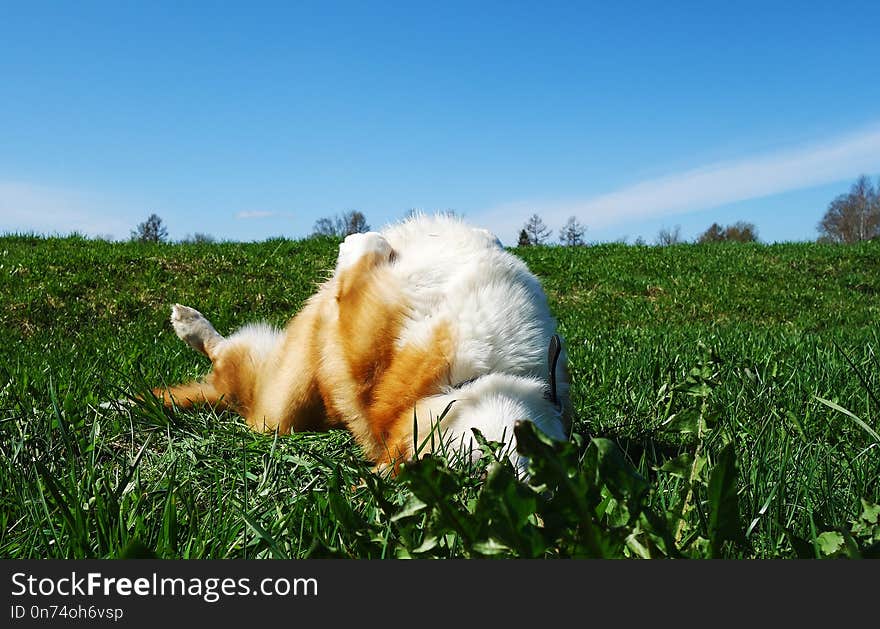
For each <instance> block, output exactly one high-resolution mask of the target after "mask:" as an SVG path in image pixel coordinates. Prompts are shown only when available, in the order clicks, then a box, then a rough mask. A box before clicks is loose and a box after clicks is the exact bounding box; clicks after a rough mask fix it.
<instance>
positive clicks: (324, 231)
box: [312, 216, 339, 236]
mask: <svg viewBox="0 0 880 629" xmlns="http://www.w3.org/2000/svg"><path fill="white" fill-rule="evenodd" d="M312 235H313V236H339V232H337V231H336V223H334V222H333V219H332V218H327V217H326V216H324V217H322V218H319V219H318V220H316V221H315V226H314V227H312Z"/></svg>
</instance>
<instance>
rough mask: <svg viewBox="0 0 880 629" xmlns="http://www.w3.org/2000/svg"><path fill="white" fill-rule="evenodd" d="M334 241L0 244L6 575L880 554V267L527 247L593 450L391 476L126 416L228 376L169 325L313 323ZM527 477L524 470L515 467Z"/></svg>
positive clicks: (753, 256) (222, 432) (835, 256)
mask: <svg viewBox="0 0 880 629" xmlns="http://www.w3.org/2000/svg"><path fill="white" fill-rule="evenodd" d="M335 252H336V242H334V241H331V240H306V241H297V242H294V241H286V240H273V241H267V242H262V243H246V244H245V243H228V244H204V245H144V244H135V243H107V242H101V241H90V240H85V239H80V238H75V237H71V238H48V239H47V238H36V237H26V236H8V237H3V238H0V339H2V345H0V347H2V349H0V557H4V558H19V557H33V558H41V557H60V558H78V557H119V556H151V555H155V556H159V557H193V558H226V557H318V556H321V557H324V556H342V557H477V556H501V557H507V556H539V557H569V556H613V557H620V556H633V557H648V556H650V557H663V556H673V557H680V556H683V557H710V556H711V557H761V558H769V557H805V556H806V557H825V556H876V555H877V554H878V542H880V525H878V515H880V508H878V507H877V506H876V504H877V503H878V502H880V436H878V434H877V433H878V431H880V420H878V417H880V399H878V398H880V357H878V356H877V352H878V348H880V243H877V242H874V243H865V244H862V245H856V246H847V247H844V246H832V245H816V244H783V245H735V244H734V245H724V244H721V245H703V246H700V245H676V246H672V247H665V248H662V247H633V246H625V245H618V244H614V245H599V246H595V247H586V248H580V249H562V248H556V247H552V248H545V247H538V248H526V249H520V250H516V252H517V253H518V255H520V256H521V257H523V258H524V259H525V260H526V262H527V263H528V264H529V266H530V268H531V269H532V270H533V271H534V272H535V273H537V274H538V275H539V276H540V277H541V279H542V281H543V282H544V285H545V287H546V290H547V293H548V295H549V298H550V302H551V307H552V309H553V311H554V313H555V314H556V316H557V318H558V320H559V325H560V331H561V333H562V335H563V336H564V337H565V339H566V343H567V347H568V351H569V355H570V361H571V364H570V367H571V371H572V377H573V398H574V399H573V401H574V404H575V409H576V414H577V419H576V422H575V432H576V435H575V437H574V438H573V440H572V442H571V443H570V444H565V445H563V446H553V445H551V444H548V443H546V442H544V441H543V440H542V439H541V438H540V436H538V435H535V434H534V433H533V432H531V431H529V430H528V429H527V428H528V427H523V428H522V431H521V433H520V437H521V438H520V441H521V444H522V447H523V448H524V449H525V451H526V452H527V453H528V454H529V455H530V456H531V457H532V463H533V468H534V469H533V475H532V481H531V483H530V484H528V485H527V484H523V483H520V482H518V481H517V479H515V478H514V477H513V474H512V472H511V470H510V469H509V467H507V466H506V465H505V464H504V463H503V462H498V461H496V460H494V457H493V452H495V449H496V448H495V447H494V446H493V444H485V445H484V449H485V450H486V452H487V456H486V457H484V459H483V461H482V462H481V463H480V464H478V465H475V466H471V467H468V468H461V467H456V466H450V465H447V463H446V462H445V461H444V460H443V459H442V458H429V459H425V460H422V461H420V462H419V463H417V464H413V465H411V466H408V467H407V469H406V470H405V471H404V473H403V474H402V475H401V477H400V478H397V479H389V478H384V477H378V476H376V475H373V474H371V473H370V466H369V465H368V464H367V463H366V462H364V461H363V460H362V459H361V457H360V455H359V452H358V451H357V448H356V447H355V446H354V444H353V442H352V440H351V438H350V437H349V436H348V435H347V434H346V433H345V432H343V431H335V432H331V433H326V434H310V433H301V434H295V435H291V436H281V437H276V436H273V435H261V434H254V433H252V432H250V431H249V430H248V429H246V428H245V427H244V425H243V422H242V421H241V420H240V419H239V418H238V417H236V416H233V415H231V414H219V415H218V414H215V413H214V412H211V411H209V410H203V411H199V412H177V413H171V412H165V411H163V410H162V409H161V408H158V407H157V406H156V405H155V404H152V403H146V402H145V403H141V404H139V405H137V406H135V407H133V408H126V407H122V406H118V407H114V408H102V407H101V406H100V405H101V403H103V402H107V401H108V400H117V399H119V398H121V397H124V396H126V395H132V394H136V393H138V392H143V391H145V390H146V389H147V388H149V387H151V386H155V385H158V384H161V383H162V382H163V381H164V382H167V383H172V382H176V381H180V380H183V379H188V378H192V377H195V376H198V375H201V374H202V373H204V372H205V371H206V369H207V367H208V365H207V361H206V359H204V358H202V357H200V356H199V355H197V354H196V353H195V352H193V351H192V350H190V349H189V348H188V347H186V346H185V345H184V344H183V343H182V342H180V341H179V340H178V339H177V338H176V337H175V335H174V333H173V331H172V329H171V326H170V324H169V323H168V315H169V307H170V305H171V304H172V303H174V302H180V303H184V304H187V305H191V306H193V307H196V308H198V309H199V310H201V311H202V312H204V313H205V314H206V315H207V316H208V317H209V318H210V319H211V320H212V321H213V322H214V324H215V326H216V327H217V329H218V330H219V331H220V332H221V333H226V332H229V331H231V330H232V329H233V328H234V327H236V326H238V325H241V324H243V323H246V322H249V321H254V320H259V319H263V320H267V321H269V322H271V323H274V324H277V325H283V324H284V322H285V321H286V320H287V319H288V318H289V317H290V316H291V315H292V314H293V313H295V312H296V311H297V309H298V308H299V307H300V306H301V304H302V303H303V301H304V300H305V299H306V297H308V296H309V295H310V294H311V293H312V292H313V290H314V287H315V284H316V282H317V281H319V280H320V279H322V278H323V277H324V276H325V275H326V273H327V269H330V268H332V266H333V263H334V260H335ZM498 458H501V457H498Z"/></svg>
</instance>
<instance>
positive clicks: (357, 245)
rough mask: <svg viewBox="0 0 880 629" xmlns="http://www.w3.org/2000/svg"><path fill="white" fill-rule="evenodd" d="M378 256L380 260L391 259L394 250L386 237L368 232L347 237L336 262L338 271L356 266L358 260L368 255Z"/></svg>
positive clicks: (341, 245) (340, 246) (340, 247)
mask: <svg viewBox="0 0 880 629" xmlns="http://www.w3.org/2000/svg"><path fill="white" fill-rule="evenodd" d="M371 253H372V254H376V255H377V256H378V257H379V258H385V259H388V258H390V257H391V254H392V249H391V245H390V244H388V241H387V240H385V236H383V235H382V234H380V233H379V232H366V233H364V234H351V235H349V236H346V237H345V240H344V241H343V242H342V244H340V245H339V258H337V260H336V270H337V271H340V270H342V269H347V268H349V267H352V266H354V265H355V264H356V263H357V262H358V260H360V259H361V258H363V257H364V256H365V255H367V254H371Z"/></svg>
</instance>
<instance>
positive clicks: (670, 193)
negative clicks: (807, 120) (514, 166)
mask: <svg viewBox="0 0 880 629" xmlns="http://www.w3.org/2000/svg"><path fill="white" fill-rule="evenodd" d="M878 168H880V127H877V126H875V127H872V128H868V129H864V130H862V131H860V132H858V133H853V134H850V135H846V136H841V137H837V138H834V139H831V140H826V141H824V142H821V143H812V144H808V145H804V146H800V147H797V148H793V149H787V150H783V151H777V152H773V153H764V154H760V155H755V156H753V157H750V158H746V159H741V160H737V161H729V162H719V163H715V164H709V165H707V166H703V167H700V168H694V169H692V170H687V171H684V172H679V173H674V174H670V175H667V176H664V177H658V178H655V179H648V180H645V181H640V182H636V183H633V184H631V185H629V186H626V187H624V188H621V189H619V190H616V191H613V192H610V193H607V194H602V195H598V196H594V197H590V198H586V199H576V200H569V201H544V202H541V201H533V202H519V203H511V204H507V205H504V206H502V207H498V208H494V209H492V210H489V211H487V212H485V213H482V214H481V218H482V220H484V221H485V223H486V225H487V226H488V227H489V228H491V229H493V230H494V231H495V232H496V233H498V234H499V235H501V236H502V238H506V239H510V238H513V237H515V236H516V234H517V233H518V232H519V229H520V228H521V227H522V224H523V223H524V222H525V220H526V219H527V218H528V216H530V215H531V214H532V213H537V214H539V215H540V216H541V217H542V218H543V219H544V221H545V222H546V223H547V224H548V225H551V226H555V225H561V224H562V223H564V222H565V220H566V219H567V218H568V217H569V216H572V215H574V216H577V217H578V218H579V219H580V220H581V221H582V222H584V223H586V224H587V225H589V226H590V227H591V228H603V227H609V226H613V225H619V224H623V223H625V222H628V221H632V220H637V219H646V218H657V217H664V216H672V215H676V214H683V213H687V212H694V211H697V210H704V209H709V208H713V207H718V206H721V205H726V204H728V203H735V202H737V201H745V200H748V199H756V198H760V197H766V196H770V195H773V194H779V193H783V192H789V191H793V190H799V189H802V188H809V187H813V186H819V185H822V184H827V183H832V182H835V181H841V180H845V179H854V178H855V177H856V176H858V175H860V174H862V173H865V172H867V173H872V172H877V170H878Z"/></svg>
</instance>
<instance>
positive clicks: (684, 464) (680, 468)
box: [659, 452, 694, 480]
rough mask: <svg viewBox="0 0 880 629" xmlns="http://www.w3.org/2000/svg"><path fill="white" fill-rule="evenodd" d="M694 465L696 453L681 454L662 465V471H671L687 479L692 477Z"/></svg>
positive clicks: (674, 474)
mask: <svg viewBox="0 0 880 629" xmlns="http://www.w3.org/2000/svg"><path fill="white" fill-rule="evenodd" d="M693 465H694V455H693V454H691V453H690V452H685V453H683V454H679V455H678V456H677V457H675V458H674V459H669V460H668V461H666V462H665V463H664V464H663V465H661V466H660V468H659V470H660V471H661V472H669V473H670V474H672V475H673V476H676V477H678V478H683V479H685V480H687V479H688V478H690V475H691V470H692V469H693Z"/></svg>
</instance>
